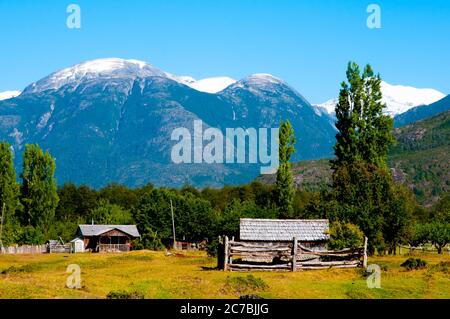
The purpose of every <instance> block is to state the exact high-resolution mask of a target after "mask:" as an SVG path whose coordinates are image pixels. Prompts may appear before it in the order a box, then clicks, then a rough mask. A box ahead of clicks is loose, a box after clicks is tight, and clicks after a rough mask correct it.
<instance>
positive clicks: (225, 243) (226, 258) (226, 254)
mask: <svg viewBox="0 0 450 319" xmlns="http://www.w3.org/2000/svg"><path fill="white" fill-rule="evenodd" d="M223 270H224V271H227V270H228V236H225V239H224V261H223Z"/></svg>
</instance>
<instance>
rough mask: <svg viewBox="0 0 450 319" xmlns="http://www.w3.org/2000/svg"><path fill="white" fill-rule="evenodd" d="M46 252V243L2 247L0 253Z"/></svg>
mask: <svg viewBox="0 0 450 319" xmlns="http://www.w3.org/2000/svg"><path fill="white" fill-rule="evenodd" d="M46 252H47V245H23V246H10V247H3V249H2V251H1V253H2V254H42V253H46Z"/></svg>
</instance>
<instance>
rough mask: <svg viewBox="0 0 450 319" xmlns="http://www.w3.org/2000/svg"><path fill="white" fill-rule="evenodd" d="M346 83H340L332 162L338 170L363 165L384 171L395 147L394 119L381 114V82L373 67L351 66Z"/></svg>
mask: <svg viewBox="0 0 450 319" xmlns="http://www.w3.org/2000/svg"><path fill="white" fill-rule="evenodd" d="M347 81H348V83H347V82H342V84H341V90H340V92H339V102H338V104H337V105H336V119H337V122H336V128H337V129H338V133H337V135H336V144H335V146H334V153H335V155H336V159H334V160H332V161H331V164H332V167H333V169H334V170H336V169H337V168H339V167H342V166H345V165H348V164H353V163H356V162H365V163H368V164H374V165H376V166H377V167H386V159H387V152H388V149H389V147H390V146H391V145H392V144H394V142H395V139H394V136H393V135H392V130H393V119H392V118H391V117H390V116H388V115H384V114H383V108H384V107H385V105H384V104H383V102H382V100H381V99H382V92H381V78H380V76H379V75H375V74H374V72H373V70H372V67H371V66H370V65H366V67H365V68H364V71H363V72H362V74H361V72H360V69H359V66H358V65H357V64H356V63H354V62H350V63H349V64H348V67H347Z"/></svg>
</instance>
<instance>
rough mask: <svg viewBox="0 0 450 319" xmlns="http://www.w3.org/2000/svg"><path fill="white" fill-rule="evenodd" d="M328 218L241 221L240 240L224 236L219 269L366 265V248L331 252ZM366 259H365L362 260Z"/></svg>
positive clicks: (243, 269) (287, 268)
mask: <svg viewBox="0 0 450 319" xmlns="http://www.w3.org/2000/svg"><path fill="white" fill-rule="evenodd" d="M329 239H330V235H329V223H328V220H326V219H253V218H243V219H241V220H240V227H239V239H238V240H235V239H234V238H232V239H231V240H230V239H229V238H228V237H227V236H224V237H221V239H220V245H219V258H218V267H219V268H220V269H224V270H231V271H246V270H265V271H267V270H287V271H297V270H300V269H302V270H303V269H321V268H329V267H338V268H343V267H358V266H361V265H365V264H366V260H367V257H366V247H367V238H366V240H365V244H364V247H361V248H355V249H350V248H346V249H343V250H340V251H330V250H327V242H328V240H329ZM361 258H364V260H361Z"/></svg>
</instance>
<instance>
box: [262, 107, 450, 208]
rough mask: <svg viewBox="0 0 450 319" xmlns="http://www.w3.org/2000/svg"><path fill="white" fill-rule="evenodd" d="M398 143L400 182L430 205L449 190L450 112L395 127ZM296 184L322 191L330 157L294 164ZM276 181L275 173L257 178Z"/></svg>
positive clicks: (394, 156) (393, 154)
mask: <svg viewBox="0 0 450 319" xmlns="http://www.w3.org/2000/svg"><path fill="white" fill-rule="evenodd" d="M394 135H395V137H396V139H397V144H396V145H395V146H393V147H392V148H391V150H390V153H389V158H388V163H389V166H390V167H391V169H392V171H393V175H394V179H395V180H396V181H397V182H400V183H403V184H406V185H407V186H408V187H409V188H410V189H411V190H412V191H413V192H414V194H415V195H416V197H417V199H418V201H419V202H420V203H422V204H424V205H430V204H432V203H434V202H436V201H437V200H438V198H439V197H440V196H441V195H442V194H443V193H448V192H449V191H450V164H449V154H450V142H449V141H450V111H445V112H443V113H440V114H438V115H437V116H434V117H432V118H429V119H426V120H423V121H419V122H416V123H413V124H410V125H406V126H403V127H400V128H396V129H395V131H394ZM293 170H294V180H295V183H296V185H297V187H300V188H305V189H307V190H320V189H323V188H326V187H327V186H328V185H330V183H331V168H330V165H329V160H327V159H324V160H314V161H301V162H297V163H295V164H294V165H293ZM258 180H259V181H261V182H265V183H269V184H271V183H274V182H275V175H265V176H261V177H259V178H258Z"/></svg>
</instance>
